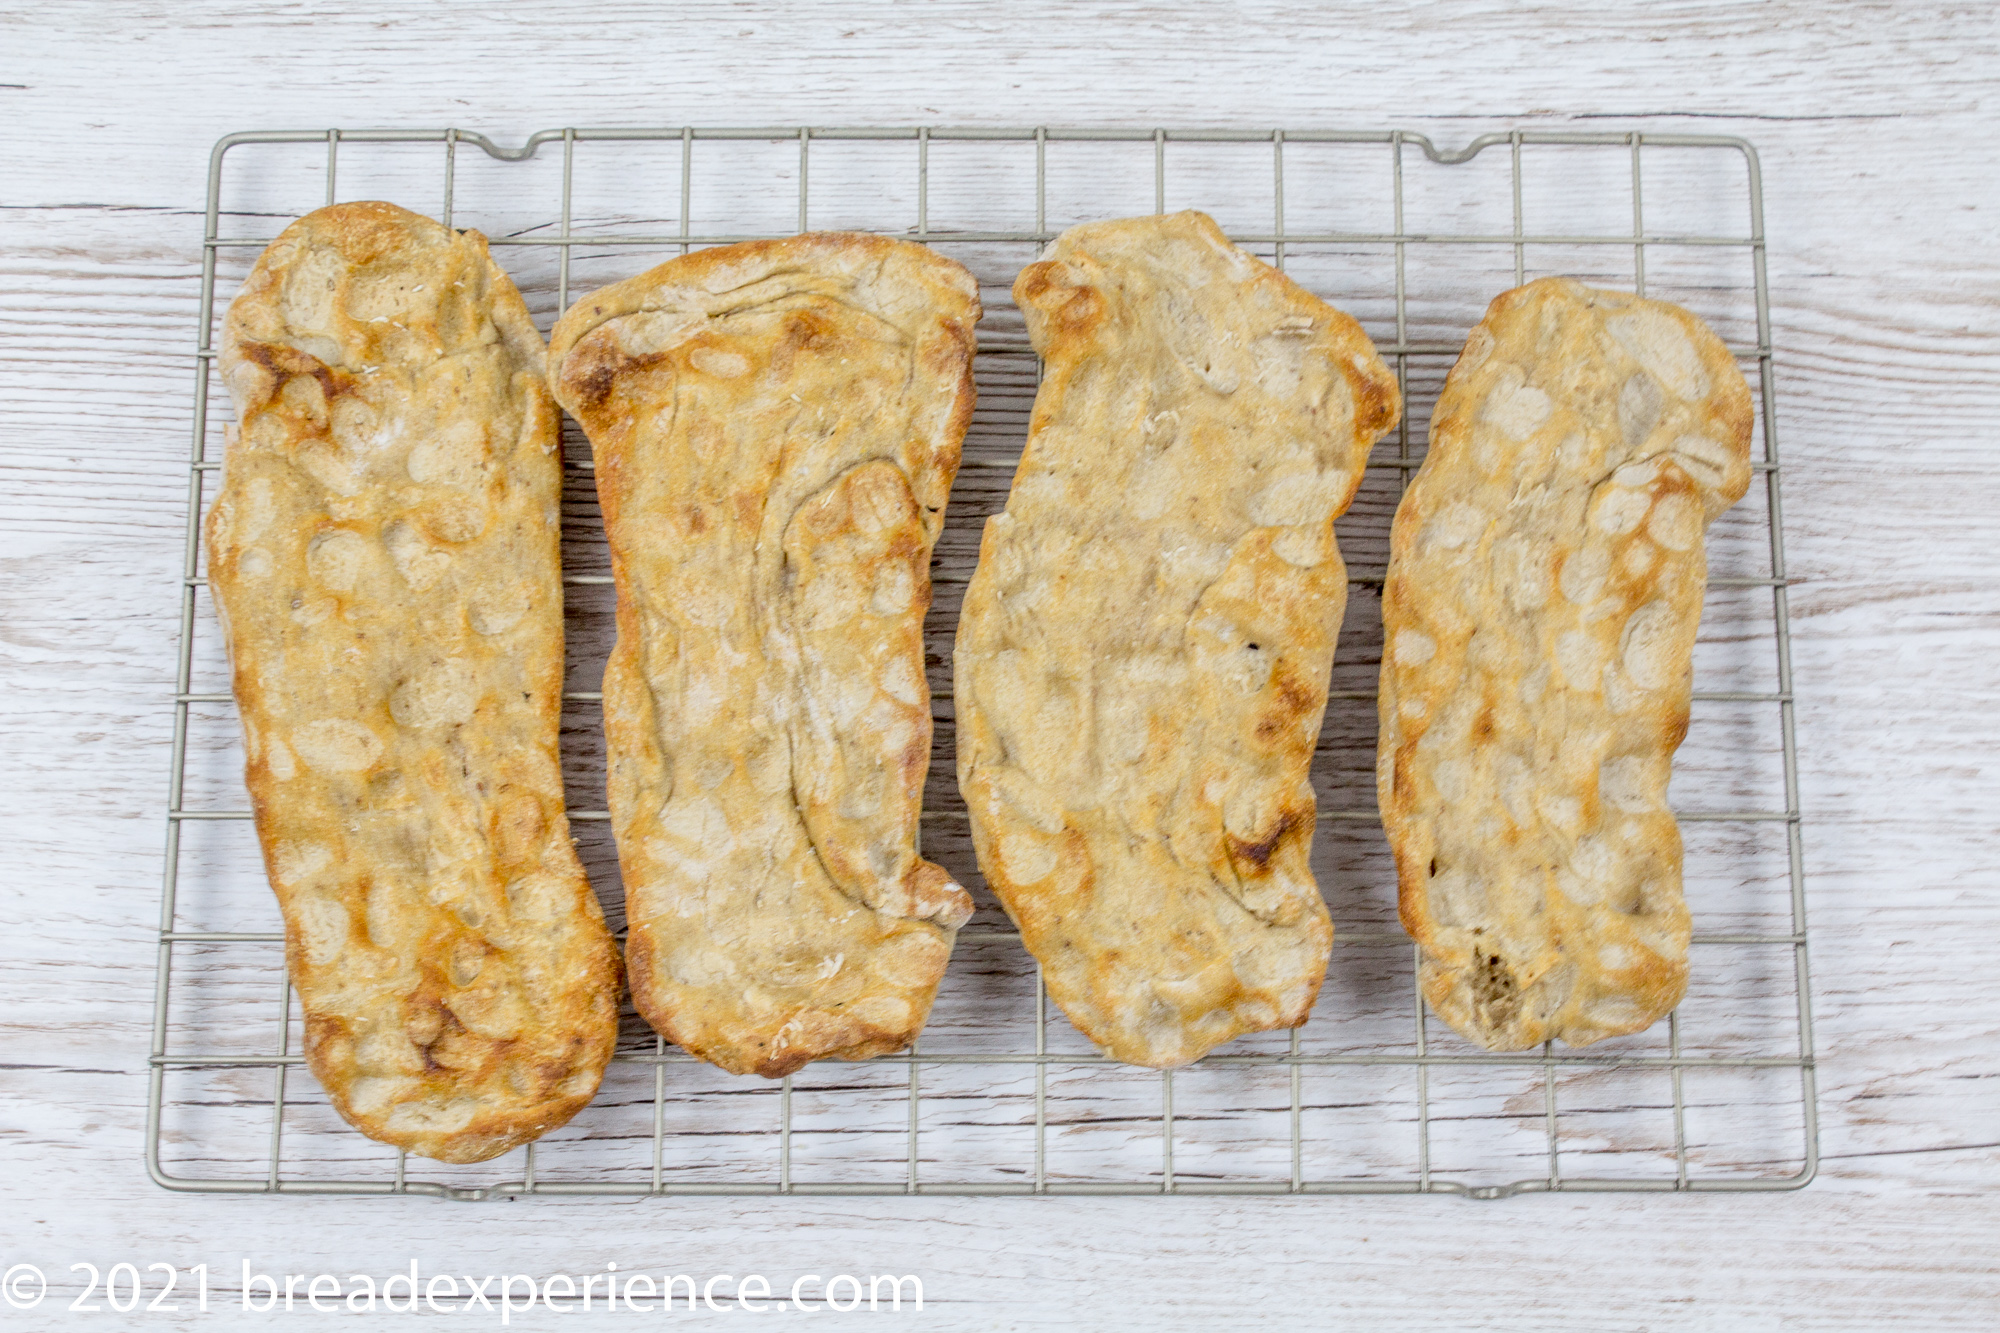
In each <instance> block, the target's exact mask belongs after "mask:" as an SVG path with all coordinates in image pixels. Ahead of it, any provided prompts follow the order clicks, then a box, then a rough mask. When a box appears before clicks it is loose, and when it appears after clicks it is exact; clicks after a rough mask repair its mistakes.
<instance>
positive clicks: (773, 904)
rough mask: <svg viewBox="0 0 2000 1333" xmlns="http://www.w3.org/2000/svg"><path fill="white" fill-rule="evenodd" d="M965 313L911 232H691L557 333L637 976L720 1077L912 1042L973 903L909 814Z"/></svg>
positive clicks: (629, 951) (961, 282)
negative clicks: (926, 848) (584, 492)
mask: <svg viewBox="0 0 2000 1333" xmlns="http://www.w3.org/2000/svg"><path fill="white" fill-rule="evenodd" d="M979 313H980V311H979V297H978V287H977V284H976V283H975V282H974V281H973V278H972V276H971V274H969V273H967V272H966V271H965V269H964V268H962V267H960V266H959V265H958V264H956V263H953V262H951V261H950V260H948V259H945V258H943V257H941V256H939V255H936V254H934V253H932V252H931V251H930V250H928V249H926V248H925V247H923V246H920V245H916V244H913V243H910V242H905V241H895V240H890V239H888V238H886V237H880V236H865V235H855V234H845V233H818V234H808V235H803V236H798V237H793V238H791V239H788V240H782V241H769V242H753V243H748V244H743V245H734V246H728V247H725V248H720V249H712V250H704V251H697V252H695V253H694V254H691V255H687V256H684V257H682V258H680V259H676V260H673V261H670V262H668V263H665V264H662V265H660V266H659V267H658V268H655V269H653V270H651V271H650V272H647V273H644V274H641V275H640V276H638V277H635V278H632V279H630V280H628V281H626V282H621V283H618V284H617V285H615V286H612V287H607V288H605V289H604V290H602V291H599V292H596V293H593V294H592V295H590V296H587V297H585V298H584V299H583V300H581V301H579V302H577V304H576V305H575V306H573V307H572V308H571V309H570V311H569V312H568V313H567V314H566V315H565V316H564V317H563V319H562V321H561V322H560V323H559V324H558V325H557V327H556V330H555V334H554V337H553V341H552V345H551V348H550V365H551V367H552V369H553V374H552V379H553V380H554V381H555V384H556V392H557V396H558V397H559V398H560V399H561V401H562V403H563V406H565V407H566V408H568V410H569V411H570V413H571V414H572V415H574V416H575V417H576V418H577V419H578V420H579V421H580V422H582V423H583V427H584V429H585V431H586V432H587V433H588V434H589V437H590V442H591V445H592V448H593V450H594V452H595V456H596V464H597V484H598V495H599V498H600V500H601V501H602V504H603V509H604V521H605V529H606V534H607V536H608V537H609V539H610V544H611V555H612V568H613V571H614V575H615V579H616V582H617V586H618V641H617V646H616V647H615V648H614V649H613V651H612V654H611V659H610V662H609V664H608V665H607V667H606V668H605V676H604V725H605V733H606V737H607V740H608V744H609V769H610V772H609V781H610V804H611V815H612V821H613V828H614V831H615V834H616V837H617V840H618V859H619V865H620V868H621V870H622V872H623V874H624V879H625V895H626V905H627V906H626V910H627V915H628V919H629V922H630V934H629V936H628V942H627V946H626V958H627V964H628V968H629V971H630V974H631V980H632V997H633V1000H634V1002H635V1004H636V1005H637V1006H638V1008H639V1011H640V1012H641V1013H642V1014H644V1015H645V1017H646V1019H647V1021H649V1022H650V1023H652V1025H653V1026H654V1027H655V1028H656V1029H657V1030H658V1031H659V1032H661V1033H662V1034H663V1035H665V1036H667V1037H668V1038H670V1039H671V1040H673V1041H675V1042H678V1043H680V1044H681V1045H682V1046H684V1047H685V1048H687V1049H688V1050H689V1051H691V1052H693V1053H694V1054H696V1055H698V1056H700V1057H702V1058H703V1059H705V1060H709V1061H712V1062H713V1063H715V1064H717V1065H720V1066H721V1067H722V1068H724V1069H727V1070H731V1071H732V1072H737V1073H744V1072H754V1073H758V1074H763V1075H766V1076H769V1077H773V1078H775V1077H778V1076H780V1075H783V1074H787V1073H790V1072H791V1071H792V1070H794V1069H797V1068H799V1067H800V1066H801V1065H803V1064H805V1063H806V1062H808V1061H810V1060H814V1059H818V1058H820V1057H823V1056H835V1057H839V1058H842V1059H861V1058H865V1057H867V1056H870V1055H876V1054H880V1053H883V1052H887V1051H893V1050H898V1049H900V1048H902V1047H904V1046H906V1045H908V1044H909V1042H910V1041H911V1039H912V1038H913V1037H915V1035H916V1034H917V1032H918V1030H919V1029H921V1028H922V1026H923V1023H924V1019H925V1017H926V1016H927V1015H928V1013H929V1011H930V1006H931V1001H932V999H933V997H934V996H935V994H936V991H937V985H938V982H939V979H940V978H941V977H942V975H943V972H944V967H945V961H946V959H947V958H948V957H949V956H950V953H951V943H952V937H953V934H954V932H955V931H956V929H957V927H958V926H959V925H960V924H961V923H963V922H964V920H965V918H966V917H967V916H968V915H969V914H970V912H971V900H970V898H969V897H968V896H967V894H966V892H965V890H964V889H962V888H960V887H959V886H958V885H957V884H956V883H954V882H953V881H952V879H951V877H950V876H949V875H948V874H947V873H946V872H945V871H944V870H943V869H941V868H940V867H938V866H936V865H934V864H932V863H930V862H928V861H925V860H924V859H923V858H922V857H920V856H919V855H918V854H917V825H918V816H919V813H920V810H921V803H922V795H923V783H924V775H925V773H926V771H927V770H928V768H929V765H930V746H931V713H930V690H929V686H928V684H927V683H926V681H925V677H924V657H923V623H924V613H925V611H926V610H927V609H928V608H929V606H930V596H931V586H930V553H931V546H932V544H933V543H934V542H935V541H936V540H937V535H938V531H939V529H940V527H941V526H942V524H943V520H944V508H945V498H946V495H947V494H948V493H949V491H950V490H951V482H952V477H953V475H954V474H955V473H956V471H957V469H958V459H959V446H960V442H961V441H962V439H963V437H964V434H965V428H966V424H967V422H968V421H969V420H970V418H971V413H972V397H973V395H972V352H973V341H972V329H973V325H974V323H975V322H976V321H977V320H978V318H979Z"/></svg>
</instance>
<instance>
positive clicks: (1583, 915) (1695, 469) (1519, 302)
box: [1377, 278, 1752, 1050]
mask: <svg viewBox="0 0 2000 1333" xmlns="http://www.w3.org/2000/svg"><path fill="white" fill-rule="evenodd" d="M1751 423H1752V410H1751V400H1750V390H1749V387H1748V385H1746V384H1745V383H1744V380H1743V375H1742V372H1741V371H1739V370H1738V369H1737V367H1736V362H1735V360H1734V358H1732V357H1731V355H1730V353H1729V351H1728V349H1727V348H1726V347H1724V346H1723V344H1722V342H1721V340H1720V339H1718V338H1717V337H1716V336H1715V335H1714V334H1713V333H1711V332H1710V331H1709V329H1708V328H1707V326H1706V325H1704V324H1702V322H1701V321H1700V320H1698V319H1696V318H1695V317H1694V316H1692V315H1690V314H1689V313H1688V312H1687V311H1685V310H1682V309H1681V308H1679V307H1678V306H1674V305H1669V304H1667V303H1665V302H1661V301H1645V300H1641V299H1639V298H1637V297H1634V296H1631V295H1628V294H1625V293H1622V292H1604V291H1595V290H1592V289H1591V288H1588V287H1585V286H1583V285H1582V284H1581V283H1578V282H1575V281H1572V280H1570V279H1566V278H1547V279H1543V280H1541V281H1539V282H1534V283H1530V284H1528V285H1527V286H1525V287H1521V288H1517V289H1515V290H1513V291H1510V292H1506V293H1503V294H1502V295H1501V296H1499V297H1498V298H1497V299H1495V300H1494V302H1493V304H1492V306H1491V308H1490V309H1489V310H1488V311H1487V313H1486V318H1485V320H1484V321H1483V322H1482V323H1481V324H1480V325H1479V326H1478V327H1477V328H1475V329H1474V330H1473V331H1472V335H1471V337H1470V338H1468V339H1467V340H1466V346H1465V352H1464V353H1463V354H1462V355H1461V356H1460V357H1459V360H1458V363H1457V365H1455V366H1454V367H1453V368H1452V371H1451V374H1450V376H1449V377H1448V378H1447V379H1446V381H1445V388H1444V392H1443V394H1442V395H1441V396H1440V398H1439V399H1438V404H1437V409H1436V411H1435V413H1434V414H1433V415H1432V418H1431V445H1430V451H1429V453H1428V454H1427V455H1426V456H1425V459H1424V464H1423V467H1422V468H1421V469H1419V471H1418V472H1417V475H1416V477H1415V479H1414V480H1413V481H1412V482H1411V483H1410V488H1409V491H1408V493H1407V494H1406V495H1405V496H1404V498H1403V502H1402V505H1401V507H1400V508H1398V509H1397V511H1396V521H1395V528H1394V534H1393V538H1392V542H1391V553H1390V562H1389V579H1388V583H1387V586H1386V587H1385V589H1384V591H1383V601H1382V620H1383V626H1384V634H1385V646H1384V649H1383V661H1382V688H1381V693H1380V708H1381V741H1380V749H1379V754H1378V764H1377V785H1378V788H1379V795H1380V800H1381V808H1382V819H1383V824H1384V825H1385V827H1386V828H1387V830H1388V833H1389V841H1390V845H1391V846H1392V847H1393V848H1394V850H1395V855H1396V871H1397V879H1398V883H1399V895H1398V897H1399V903H1400V909H1401V914H1402V918H1403V924H1404V926H1405V927H1406V928H1407V929H1408V930H1409V932H1410V934H1411V935H1412V936H1413V937H1414V938H1415V939H1416V940H1417V942H1418V943H1419V944H1421V945H1423V948H1424V957H1423V965H1422V969H1421V980H1422V985H1423V991H1424V995H1425V997H1426V998H1427V999H1428V1000H1429V1001H1430V1004H1431V1007H1432V1008H1433V1009H1434V1010H1436V1011H1437V1013H1438V1014H1439V1015H1440V1016H1441V1017H1443V1018H1444V1019H1445V1021H1446V1022H1448V1023H1450V1024H1451V1025H1452V1027H1454V1028H1456V1029H1457V1030H1458V1031H1459V1032H1460V1033H1461V1034H1463V1035H1464V1036H1466V1037H1467V1038H1469V1039H1471V1040H1472V1041H1475V1042H1478V1043H1479V1044H1480V1045H1482V1046H1485V1047H1488V1048H1489V1049H1494V1050H1517V1049H1520V1048H1522V1047H1526V1046H1532V1045H1535V1044H1537V1043H1539V1042H1542V1041H1546V1040H1550V1039H1552V1038H1556V1037H1560V1038H1562V1039H1563V1040H1564V1041H1566V1042H1568V1043H1570V1044H1571V1045H1573V1046H1582V1045H1585V1044H1588V1043H1590V1042H1593V1041H1597V1040H1599V1039H1601V1038H1604V1037H1609V1036H1616V1035H1619V1034H1622V1033H1627V1032H1636V1031H1639V1030H1641V1029H1643V1028H1646V1027H1648V1026H1650V1025H1651V1024H1652V1023H1654V1022H1655V1021H1657V1020H1658V1019H1659V1018H1660V1016H1661V1015H1663V1014H1665V1013H1666V1012H1667V1011H1668V1010H1670V1009H1672V1008H1673V1007H1674V1006H1675V1005H1676V1004H1678V1003H1679V1002H1680V997H1681V994H1682V992H1683V991H1684V990H1685V989H1686V986H1687V944H1688V916H1687V908H1686V906H1685V905H1684V903H1683V902H1682V899H1681V887H1680V881H1681V843H1680V832H1679V829H1678V826H1677V825H1676V824H1675V822H1674V817H1673V814H1672V813H1671V811H1669V809H1668V808H1667V778H1668V773H1669V770H1670V766H1671V763H1672V759H1673V752H1674V749H1675V748H1676V747H1677V746H1678V745H1679V744H1680V742H1681V738H1682V737H1683V736H1684V735H1685V734H1686V731H1687V720H1688V696H1689V688H1690V684H1689V682H1690V661H1691V655H1692V653H1693V649H1694V637H1695V626H1696V622H1697V620H1698V619H1699V618H1700V615H1701V603H1702V593H1703V588H1704V584H1705V580H1706V572H1707V565H1706V560H1705V557H1704V553H1703V550H1702V534H1703V532H1704V530H1705V529H1706V528H1707V526H1708V524H1709V522H1710V521H1712V520H1713V519H1714V518H1715V517H1716V515H1718V514H1720V513H1721V512H1722V511H1723V510H1724V509H1727V508H1728V507H1729V506H1730V505H1731V504H1734V503H1735V502H1736V501H1737V500H1738V499H1740V498H1742V495H1743V493H1744V491H1745V489H1746V488H1747V487H1748V486H1749V482H1750V432H1751Z"/></svg>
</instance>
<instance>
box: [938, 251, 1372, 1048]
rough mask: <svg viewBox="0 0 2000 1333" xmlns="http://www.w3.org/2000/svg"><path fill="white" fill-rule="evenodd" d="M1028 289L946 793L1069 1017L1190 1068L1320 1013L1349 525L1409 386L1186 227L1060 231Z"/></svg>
mask: <svg viewBox="0 0 2000 1333" xmlns="http://www.w3.org/2000/svg"><path fill="white" fill-rule="evenodd" d="M1014 297H1015V300H1016V301H1017V302H1018V303H1019V304H1020V307H1021V309H1022V311H1023V312H1024V313H1025V314H1026V316H1027V320H1028V333H1029V336H1030V337H1031V338H1032V339H1033V341H1034V345H1035V349H1036V350H1037V351H1038V352H1040V353H1041V355H1042V356H1043V358H1044V359H1045V361H1046V367H1047V368H1046V371H1045V373H1044V377H1043V380H1042V385H1041V390H1040V393H1039V394H1038V395H1037V397H1036V399H1035V410H1034V416H1033V418H1032V420H1031V422H1030V423H1029V429H1028V442H1027V449H1026V451H1025V452H1024V453H1023V454H1022V457H1021V463H1020V467H1019V470H1018V471H1017V472H1016V473H1015V475H1014V487H1013V491H1012V493H1011V494H1010V495H1009V496H1008V499H1007V509H1006V512H1005V513H1003V514H999V515H996V516H995V517H993V518H991V519H989V520H988V521H987V524H986V532H985V538H984V540H983V541H982V542H981V545H980V552H979V567H978V570H977V572H976V573H975V574H974V575H973V578H972V583H971V586H970V588H969V589H968V590H967V592H966V597H965V608H964V611H963V612H962V615H961V618H960V621H959V631H958V646H957V654H956V657H957V687H956V694H955V700H956V706H957V718H958V772H959V785H960V788H961V789H962V790H963V791H964V793H965V800H966V804H967V805H968V806H969V807H970V809H971V812H972V835H973V843H974V846H975V847H976V849H977V852H978V856H979V864H980V868H981V869H982V870H983V871H984V872H985V875H986V880H987V883H988V884H990V885H991V886H992V887H993V890H994V892H995V893H997V894H998V895H999V897H1000V901H1001V902H1002V903H1003V904H1004V905H1005V906H1006V908H1007V911H1008V912H1009V913H1010V914H1011V915H1012V916H1013V918H1014V920H1015V921H1016V922H1017V923H1018V924H1019V925H1020V927H1021V934H1022V939H1023V941H1024V942H1025V943H1026V944H1027V947H1028V949H1029V950H1030V951H1031V952H1032V953H1033V954H1034V955H1035V957H1036V958H1037V959H1039V960H1040V961H1041V964H1042V975H1043V977H1044V978H1045V979H1046V982H1047V985H1048V988H1049V993H1050V994H1051V995H1053V996H1054V997H1055V999H1056V1001H1057V1003H1059V1004H1060V1005H1061V1006H1062V1007H1063V1011H1064V1012H1065V1013H1067V1014H1068V1015H1069V1017H1070V1020H1071V1021H1072V1022H1073V1023H1075V1024H1076V1025H1077V1027H1079V1028H1080V1029H1082V1030H1083V1032H1084V1033H1085V1034H1086V1035H1088V1036H1089V1037H1090V1038H1091V1040H1093V1041H1095V1042H1096V1043H1097V1044H1098V1045H1099V1046H1100V1047H1102V1048H1103V1049H1104V1050H1105V1051H1106V1052H1108V1053H1109V1054H1110V1055H1112V1056H1113V1057H1115V1058H1116V1059H1119V1060H1124V1061H1128V1062H1130V1063H1133V1064H1141V1065H1150V1066H1154V1067H1170V1066H1175V1065H1183V1064H1186V1063H1188V1062H1189V1061H1192V1060H1195V1059H1198V1058H1199V1057H1200V1056H1201V1055H1202V1053H1203V1052H1205V1051H1207V1050H1209V1049H1210V1048H1211V1047H1213V1046H1215V1045H1217V1044H1218V1043H1220V1042H1224V1041H1227V1040H1229V1039H1230V1038H1232V1037H1235V1036H1237V1035H1239V1034H1241V1033H1245V1032H1255V1031H1259V1030H1262V1029H1266V1028H1275V1027H1289V1026H1294V1025H1297V1024H1299V1023H1302V1022H1304V1021H1305V1018H1306V1014H1307V1012H1308V1010H1309V1009H1310V1008H1311V1006H1312V1002H1313V997H1314V996H1315V995H1316V994H1317V993H1318V990H1319V985H1320V981H1321V979H1322V978H1323V976H1324V975H1325V971H1326V963H1327V955H1328V953H1329V951H1330V948H1331V945H1332V939H1333V931H1332V927H1331V925H1330V923H1329V920H1328V917H1327V910H1326V905H1325V904H1324V903H1323V902H1322V901H1321V899H1320V895H1319V889H1318V886H1317V885H1316V884H1315V882H1314V880H1313V874H1312V869H1311V867H1310V865H1309V864H1308V860H1307V855H1308V852H1309V850H1310V848H1311V845H1312V836H1313V824H1314V817H1315V813H1316V811H1315V804H1314V798H1313V791H1312V786H1311V784H1310V782H1309V781H1308V773H1307V769H1308V766H1309V764H1310V763H1311V760H1312V754H1313V748H1314V745H1315V743H1316V742H1317V740H1318V737H1319V730H1320V720H1321V717H1322V715H1323V714H1324V712H1325V709H1326V694H1327V680H1328V675H1329V673H1330V671H1331V669H1332V666H1333V651H1334V639H1335V636H1336V635H1337V634H1338V632H1339V629H1340V620H1341V614H1342V610H1343V608H1344V606H1345V604H1346V596H1347V571H1346V568H1345V566H1344V565H1343V564H1342V563H1341V559H1340V553H1339V551H1338V550H1337V548H1336V547H1335V544H1334V538H1333V520H1334V519H1335V517H1337V516H1338V515H1339V514H1340V513H1341V512H1342V511H1343V510H1345V509H1346V508H1347V505H1348V502H1349V501H1350V500H1351V499H1352V498H1353V496H1354V492H1355V488H1356V487H1357V486H1358V485H1359V484H1360V481H1361V476H1362V470H1363V467H1364V465H1365V462H1366V459H1367V454H1368V449H1369V446H1370V445H1372V444H1373V443H1374V442H1375V440H1376V439H1377V438H1378V437H1380V435H1381V434H1382V432H1384V431H1385V430H1387V429H1388V428H1389V427H1390V426H1391V425H1393V424H1394V423H1395V420H1396V415H1397V412H1398V410H1399V402H1398V397H1397V392H1396V382H1395V378H1394V376H1393V375H1391V374H1390V372H1389V371H1388V369H1387V368H1386V367H1384V366H1383V364H1382V362H1381V360H1380V359H1379V358H1378V357H1377V356H1376V355H1375V349H1374V346H1373V345H1372V344H1371V343H1370V342H1369V341H1368V338H1367V336H1366V335H1365V334H1363V333H1362V331H1361V328H1360V326H1359V325H1357V324H1356V323H1355V322H1354V321H1353V320H1352V319H1349V318H1348V317H1347V316H1346V315H1344V314H1342V313H1341V312H1339V311H1338V310H1335V309H1334V308H1333V307H1331V306H1329V305H1327V304H1326V303H1325V302H1324V301H1321V300H1319V299H1318V298H1316V297H1314V296H1312V295H1311V294H1310V293H1308V292H1306V291H1305V290H1303V289H1302V288H1300V287H1299V286H1297V285H1296V284H1295V283H1293V282H1292V281H1291V280H1290V279H1288V278H1286V277H1285V276H1284V274H1282V273H1280V272H1278V271H1277V270H1276V269H1273V268H1271V267H1270V266H1268V265H1266V264H1264V263H1262V262H1261V261H1259V260H1258V259H1256V258H1254V257H1253V256H1251V255H1249V254H1247V253H1246V252H1244V251H1242V250H1239V249H1237V248H1236V247H1235V246H1233V245H1231V244H1230V243H1229V241H1228V239H1227V238H1226V237H1225V236H1224V235H1223V234H1222V232H1221V231H1220V229H1218V228H1217V227H1216V225H1215V223H1214V222H1213V221H1212V220H1211V219H1210V218H1208V217H1207V216H1206V215H1204V214H1201V213H1194V212H1188V213H1177V214H1172V215H1169V216H1161V217H1146V218H1130V219H1124V220H1120V221H1113V222H1100V223H1093V224H1090V225H1087V226H1081V227H1076V228H1073V229H1072V230H1070V231H1067V232H1065V233H1063V235H1062V236H1061V237H1059V238H1058V239H1057V240H1056V242H1055V244H1054V245H1053V246H1052V247H1050V249H1049V251H1048V253H1047V257H1046V258H1044V259H1043V260H1042V261H1041V262H1040V263H1037V264H1034V265H1032V266H1030V267H1029V268H1027V269H1026V270H1024V271H1023V272H1022V273H1021V275H1020V277H1019V279H1018V280H1017V281H1016V282H1015V284H1014Z"/></svg>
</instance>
